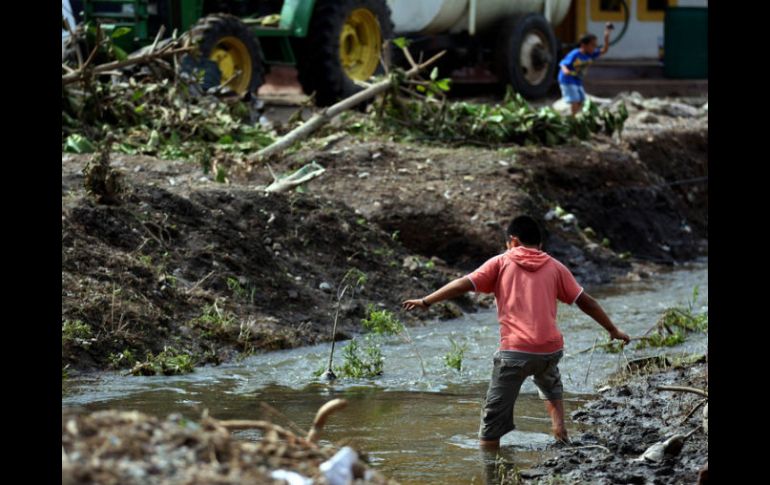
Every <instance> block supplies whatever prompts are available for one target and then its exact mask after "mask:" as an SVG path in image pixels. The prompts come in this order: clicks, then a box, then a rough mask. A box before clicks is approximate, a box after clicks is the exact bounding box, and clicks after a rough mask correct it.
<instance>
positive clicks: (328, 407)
mask: <svg viewBox="0 0 770 485" xmlns="http://www.w3.org/2000/svg"><path fill="white" fill-rule="evenodd" d="M347 405H348V402H347V401H346V400H345V399H332V400H331V401H329V402H327V403H326V404H324V405H323V406H321V408H320V409H319V410H318V412H317V413H316V415H315V419H314V420H313V427H312V428H310V431H309V432H308V434H307V438H306V439H307V440H308V441H309V442H311V443H314V442H316V441H318V438H320V437H321V431H323V428H324V425H325V424H326V420H327V419H328V418H329V416H330V415H331V414H332V413H333V412H335V411H338V410H340V409H342V408H344V407H345V406H347Z"/></svg>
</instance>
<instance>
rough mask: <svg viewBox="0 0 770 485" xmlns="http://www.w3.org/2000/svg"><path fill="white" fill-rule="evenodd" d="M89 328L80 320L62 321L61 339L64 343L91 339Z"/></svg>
mask: <svg viewBox="0 0 770 485" xmlns="http://www.w3.org/2000/svg"><path fill="white" fill-rule="evenodd" d="M92 334H93V331H92V330H91V326H90V325H88V324H87V323H83V322H82V321H81V320H64V322H63V323H62V324H61V338H62V341H64V342H76V341H78V340H84V339H88V338H91V335H92Z"/></svg>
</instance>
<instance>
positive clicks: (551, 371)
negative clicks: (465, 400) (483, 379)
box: [479, 350, 564, 440]
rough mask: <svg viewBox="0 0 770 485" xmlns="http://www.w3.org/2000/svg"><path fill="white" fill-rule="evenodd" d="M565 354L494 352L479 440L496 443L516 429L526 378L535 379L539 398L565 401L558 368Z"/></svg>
mask: <svg viewBox="0 0 770 485" xmlns="http://www.w3.org/2000/svg"><path fill="white" fill-rule="evenodd" d="M562 355H563V351H561V350H559V351H558V352H554V353H552V354H545V355H540V354H528V353H526V352H514V351H509V350H498V351H497V352H495V355H494V358H493V363H494V367H493V370H492V380H491V381H490V382H489V389H488V390H487V397H486V399H485V402H484V406H483V408H482V411H481V425H480V427H479V438H480V439H482V440H496V439H498V438H500V437H501V436H502V435H504V434H505V433H507V432H509V431H511V430H513V429H514V428H515V426H514V424H513V405H514V403H516V398H517V397H518V395H519V389H520V388H521V385H522V384H523V383H524V380H525V379H526V378H527V377H529V376H534V381H535V385H536V386H537V388H538V394H539V395H540V399H548V400H557V399H561V398H562V393H563V390H564V388H563V386H562V383H561V375H560V374H559V367H558V364H559V360H560V359H561V357H562Z"/></svg>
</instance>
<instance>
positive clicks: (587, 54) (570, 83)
mask: <svg viewBox="0 0 770 485" xmlns="http://www.w3.org/2000/svg"><path fill="white" fill-rule="evenodd" d="M612 29H613V26H612V24H611V23H609V22H608V23H607V25H605V27H604V45H603V46H602V47H601V49H600V48H599V47H598V46H597V44H598V40H597V38H596V36H595V35H594V34H585V35H583V36H582V37H581V38H580V41H579V44H578V47H577V48H575V49H572V50H571V51H570V53H569V54H567V56H566V57H565V58H564V59H562V61H561V62H560V63H559V67H560V68H561V69H560V70H559V87H560V88H561V93H562V95H563V96H564V98H565V99H566V101H567V102H568V103H570V106H571V107H572V114H573V115H575V114H576V113H578V112H580V110H581V109H583V101H585V99H586V92H585V90H584V89H583V76H584V75H585V73H586V70H587V69H588V66H590V65H591V63H592V62H593V60H594V59H597V58H598V57H599V56H601V55H603V54H606V53H607V50H608V49H609V46H610V30H612Z"/></svg>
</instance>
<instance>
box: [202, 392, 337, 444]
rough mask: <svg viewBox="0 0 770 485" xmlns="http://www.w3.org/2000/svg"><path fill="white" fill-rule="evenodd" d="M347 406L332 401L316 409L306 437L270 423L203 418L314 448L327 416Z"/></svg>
mask: <svg viewBox="0 0 770 485" xmlns="http://www.w3.org/2000/svg"><path fill="white" fill-rule="evenodd" d="M347 405H348V402H347V401H346V400H345V399H332V400H331V401H329V402H327V403H326V404H324V405H323V406H321V407H320V408H319V409H318V412H317V413H316V416H315V419H314V420H313V427H312V428H311V429H310V431H309V432H308V434H307V437H302V436H298V435H297V434H295V433H294V432H292V431H291V430H288V429H286V428H284V427H282V426H278V425H277V424H274V423H271V422H269V421H262V420H252V419H232V420H219V419H213V418H208V417H207V418H205V421H208V422H209V423H211V424H212V425H214V426H220V427H222V428H224V429H226V430H228V431H237V430H241V429H261V430H263V431H265V432H268V433H274V435H275V436H276V437H278V438H282V439H285V440H286V441H288V442H289V443H302V444H304V445H306V446H309V447H311V448H316V447H317V445H316V444H315V443H316V442H317V441H318V438H319V437H320V436H321V431H323V427H324V425H325V424H326V420H327V419H329V416H330V415H331V414H332V413H334V412H335V411H338V410H340V409H342V408H344V407H345V406H347Z"/></svg>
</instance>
